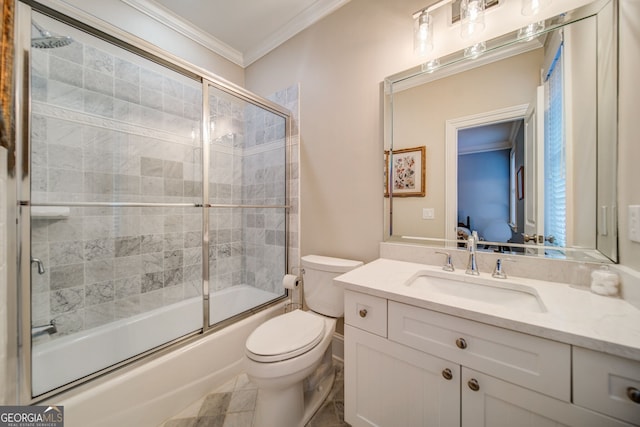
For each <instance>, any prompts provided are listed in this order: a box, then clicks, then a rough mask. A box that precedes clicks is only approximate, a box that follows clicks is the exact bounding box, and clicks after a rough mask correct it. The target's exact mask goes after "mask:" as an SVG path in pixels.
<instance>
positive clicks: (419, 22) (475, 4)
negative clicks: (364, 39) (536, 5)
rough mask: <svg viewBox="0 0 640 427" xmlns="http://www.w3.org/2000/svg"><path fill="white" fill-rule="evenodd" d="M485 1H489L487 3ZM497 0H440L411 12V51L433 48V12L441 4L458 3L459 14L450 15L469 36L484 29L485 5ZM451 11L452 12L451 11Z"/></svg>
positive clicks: (425, 50)
mask: <svg viewBox="0 0 640 427" xmlns="http://www.w3.org/2000/svg"><path fill="white" fill-rule="evenodd" d="M487 1H488V2H489V3H487ZM531 1H544V0H531ZM498 3H499V1H498V0H440V1H438V2H436V3H434V4H432V5H430V6H427V7H425V8H422V9H420V10H418V11H417V12H415V13H414V14H413V51H414V53H415V54H417V55H421V56H424V55H426V54H427V53H429V52H431V51H432V50H433V12H434V11H435V10H436V9H439V8H441V7H442V6H446V5H451V4H454V6H456V7H457V6H458V5H459V9H460V15H459V16H457V15H456V16H451V18H452V20H453V21H452V23H455V22H456V21H457V20H459V21H460V35H461V36H462V37H463V38H469V37H472V36H473V35H475V34H477V33H479V32H480V31H482V30H484V27H485V23H484V11H485V8H486V7H491V6H497V5H498ZM452 13H453V12H452Z"/></svg>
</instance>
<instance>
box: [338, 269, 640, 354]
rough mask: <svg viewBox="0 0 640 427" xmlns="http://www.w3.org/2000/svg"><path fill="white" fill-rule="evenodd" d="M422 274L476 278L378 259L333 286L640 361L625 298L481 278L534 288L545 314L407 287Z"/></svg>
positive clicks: (635, 313) (638, 326)
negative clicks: (409, 282)
mask: <svg viewBox="0 0 640 427" xmlns="http://www.w3.org/2000/svg"><path fill="white" fill-rule="evenodd" d="M418 271H429V272H433V273H434V274H437V275H441V277H451V278H453V279H457V280H461V281H469V280H471V281H473V277H474V276H469V275H466V274H465V272H464V271H460V270H456V271H455V272H443V271H442V268H441V267H439V266H433V265H426V264H418V263H411V262H405V261H396V260H390V259H384V258H380V259H377V260H375V261H373V262H371V263H369V264H366V265H364V266H362V267H360V268H357V269H355V270H352V271H350V272H347V273H345V274H343V275H341V276H338V277H337V278H336V279H335V281H336V282H338V283H340V284H342V285H343V286H344V287H345V289H349V290H352V291H357V292H363V293H367V294H370V295H375V296H379V297H382V298H386V299H390V300H393V301H398V302H401V303H406V304H410V305H414V306H417V307H422V308H426V309H429V310H434V311H438V312H441V313H445V314H450V315H453V316H458V317H462V318H465V319H469V320H475V321H478V322H482V323H486V324H489V325H493V326H498V327H502V328H506V329H511V330H514V331H518V332H523V333H526V334H530V335H535V336H539V337H543V338H548V339H552V340H556V341H560V342H565V343H568V344H572V345H576V346H580V347H584V348H589V349H592V350H597V351H602V352H605V353H609V354H613V355H617V356H622V357H626V358H630V359H633V360H637V361H640V310H638V309H637V308H636V307H634V306H632V305H631V304H629V303H628V302H626V301H625V300H623V299H620V298H611V297H605V296H600V295H596V294H594V293H592V292H590V291H589V290H585V289H576V288H573V287H571V286H569V285H567V284H562V283H552V282H544V281H540V280H534V279H529V278H522V277H515V276H509V277H508V278H507V279H506V280H501V279H493V278H492V277H491V275H490V274H487V273H481V276H480V277H481V278H482V279H483V280H490V281H495V282H496V283H497V284H498V285H500V284H504V283H507V282H512V283H516V284H519V285H526V286H529V287H530V288H533V289H535V292H537V294H538V296H539V297H540V300H541V301H542V302H543V303H544V305H545V307H546V309H547V311H546V312H542V313H536V312H529V311H525V310H517V309H513V308H508V307H504V306H501V305H498V304H492V303H489V302H480V301H475V300H471V299H468V298H464V297H459V296H453V295H445V294H443V293H439V292H430V291H428V290H424V289H419V288H417V287H411V286H407V285H406V284H405V283H406V282H407V281H408V280H409V279H410V278H411V277H412V276H413V275H414V274H416V273H417V272H418ZM442 274H444V275H446V276H442ZM478 286H480V285H478Z"/></svg>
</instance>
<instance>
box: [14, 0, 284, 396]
mask: <svg viewBox="0 0 640 427" xmlns="http://www.w3.org/2000/svg"><path fill="white" fill-rule="evenodd" d="M52 7H55V9H53V8H52ZM32 11H37V12H39V13H42V14H45V15H47V16H50V17H52V18H54V19H57V20H59V21H61V22H63V23H64V24H66V25H70V26H73V27H76V28H78V29H80V30H82V31H85V32H87V33H89V34H90V35H92V36H96V37H98V38H100V39H103V40H105V41H107V42H109V43H112V44H114V45H116V46H117V47H119V48H123V49H125V50H128V51H131V52H133V53H135V54H137V55H139V56H141V57H143V58H145V59H148V60H151V61H153V62H156V63H158V64H160V65H162V66H164V67H166V68H168V69H171V70H173V71H176V72H178V73H179V74H182V75H185V76H187V77H190V78H192V79H194V80H196V81H199V82H200V84H201V85H202V117H201V123H202V130H201V136H200V138H201V139H200V148H201V149H202V159H201V161H202V166H203V169H202V187H203V188H202V200H201V202H200V203H195V204H192V203H183V204H180V203H170V204H164V203H125V202H122V203H99V202H96V203H89V202H87V203H64V204H65V205H73V206H78V207H86V206H90V207H93V206H100V205H103V206H104V205H107V204H108V205H109V206H110V207H164V206H171V207H199V208H200V209H201V212H202V256H203V259H202V304H203V319H202V321H203V322H202V327H201V329H199V330H195V331H193V332H192V333H189V334H187V335H185V336H182V337H178V338H176V339H174V340H171V341H169V342H166V343H164V344H162V345H160V346H158V347H155V348H152V349H150V350H147V351H145V352H143V353H140V354H138V355H136V356H134V357H132V358H129V359H126V360H123V361H121V362H119V363H117V364H115V365H112V366H109V367H107V368H104V369H101V370H99V371H97V372H94V373H92V374H91V375H88V376H85V377H83V378H80V379H78V380H75V381H72V382H70V383H68V384H65V385H63V386H60V387H57V388H55V389H53V390H51V391H48V392H46V393H43V394H40V395H38V396H35V397H33V396H32V370H31V361H32V354H31V353H32V351H31V346H32V345H31V213H30V209H31V175H30V167H31V165H30V154H31V153H30V150H31V141H30V118H31V93H30V85H31V77H30V76H31V64H30V49H31V18H32V16H31V15H32V14H31V12H32ZM14 42H15V43H14V46H15V60H14V76H15V77H14V79H15V84H14V96H15V98H14V99H15V100H16V102H15V105H16V106H15V135H16V146H15V150H16V151H15V156H16V163H15V169H10V170H9V176H8V180H7V197H8V198H9V200H8V204H7V207H8V209H7V224H12V223H14V221H15V224H16V229H15V232H12V231H11V230H9V233H8V236H7V246H8V249H9V253H11V248H13V249H15V253H16V258H15V262H8V263H7V267H8V280H9V282H8V283H16V285H17V286H16V288H15V289H16V292H13V293H12V292H9V294H8V301H7V304H8V307H9V310H8V314H9V315H10V316H11V315H13V317H12V319H11V321H10V322H9V325H8V326H9V327H8V333H9V336H8V340H9V352H13V353H14V354H8V358H7V359H8V362H9V367H8V373H10V374H11V373H16V374H15V376H17V390H11V392H12V393H13V392H14V391H15V395H16V403H17V404H21V405H29V404H34V403H37V402H39V401H42V400H44V399H47V398H50V397H52V396H55V395H58V394H60V393H63V392H65V391H67V390H69V389H71V388H74V387H77V386H79V385H81V384H85V383H87V382H89V381H91V380H93V379H95V378H97V377H99V376H102V375H105V374H111V373H114V372H118V371H120V370H121V369H122V368H123V367H125V366H131V367H132V366H133V365H134V364H135V362H140V361H141V360H142V359H144V361H145V362H148V361H150V360H153V359H154V358H157V357H160V356H161V355H163V354H164V353H166V352H167V351H171V350H174V349H175V348H177V347H178V346H182V345H186V344H188V343H190V342H192V341H194V340H198V339H200V338H201V337H203V336H204V335H205V334H207V333H211V332H214V331H216V330H219V329H221V328H224V327H225V326H228V325H229V324H232V323H235V322H236V321H238V320H240V319H242V318H244V317H247V316H250V315H251V314H254V313H256V312H257V311H259V310H262V309H266V308H268V307H270V306H273V305H275V304H278V303H280V302H281V301H282V300H283V299H285V298H286V297H287V293H285V294H284V295H283V296H281V297H279V298H276V299H274V300H271V301H269V302H267V303H264V304H262V305H260V306H257V307H253V308H251V309H249V310H247V311H245V312H243V313H239V314H237V315H235V316H233V317H232V318H230V319H227V320H223V321H221V322H219V323H216V324H214V325H210V324H209V302H210V301H209V261H208V259H209V210H210V209H216V208H225V209H228V208H241V209H243V208H246V209H253V208H277V209H284V212H285V221H284V228H285V230H284V232H285V236H289V215H288V214H289V211H290V208H291V206H290V205H289V204H288V203H289V200H290V188H289V186H290V177H291V170H290V169H291V167H292V164H291V155H292V150H291V126H292V123H291V117H292V114H291V112H290V111H289V110H287V109H286V108H284V107H282V106H280V105H278V104H276V103H275V102H272V101H269V100H267V99H265V98H262V97H259V96H257V95H255V94H253V93H251V92H249V91H248V90H246V89H244V88H242V87H240V86H237V85H236V84H234V83H231V82H229V81H226V80H225V79H223V78H221V77H219V76H216V75H215V74H213V73H211V72H209V71H207V70H205V69H203V68H200V67H198V66H195V65H193V64H190V63H188V62H186V61H185V60H183V59H181V58H179V57H177V56H175V55H173V54H171V53H168V52H165V51H163V50H161V49H160V48H158V47H156V46H154V45H152V44H151V43H148V42H146V41H145V40H142V39H140V38H137V37H135V36H133V35H131V34H129V33H126V32H124V31H122V30H120V29H118V28H116V27H115V26H113V25H111V24H108V23H106V22H103V21H100V20H98V19H97V18H95V17H93V16H92V15H89V14H87V13H85V12H82V11H80V10H78V9H75V8H72V7H70V6H68V5H66V4H64V3H61V2H58V1H56V0H44V1H43V2H41V3H38V2H35V1H32V0H19V1H18V2H17V3H16V10H15V40H14ZM210 87H215V88H216V89H219V90H221V91H223V92H225V93H228V94H230V95H233V96H234V97H236V98H238V99H240V100H243V101H245V102H248V103H250V104H253V105H256V106H258V107H260V108H262V109H264V110H266V111H268V112H270V113H273V114H275V115H277V116H279V117H281V118H283V119H284V120H285V123H284V126H285V137H284V141H285V146H284V155H285V160H284V161H285V177H284V181H285V182H284V186H285V189H284V190H285V191H284V200H285V204H284V205H242V204H209V203H208V202H209V200H208V199H209V171H208V168H209V166H210V165H209V162H210V158H209V157H210V153H209V149H208V143H209V139H210V138H209V136H210V135H209V132H210V130H209V104H208V98H209V88H210ZM21 101H22V102H21ZM9 154H11V153H9ZM60 204H61V203H58V204H56V205H57V206H59V205H60ZM38 205H39V206H45V205H46V203H44V204H43V203H39V204H38ZM284 250H285V255H284V264H285V265H284V266H283V267H284V271H285V273H286V272H287V271H288V268H287V267H288V265H289V259H288V257H289V239H288V237H287V238H286V239H285V247H284ZM9 261H10V260H9ZM11 307H15V309H13V310H14V312H12V308H11ZM13 319H15V320H13ZM14 322H15V323H14ZM125 369H126V368H125Z"/></svg>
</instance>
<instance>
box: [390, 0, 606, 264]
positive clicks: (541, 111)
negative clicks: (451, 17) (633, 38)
mask: <svg viewBox="0 0 640 427" xmlns="http://www.w3.org/2000/svg"><path fill="white" fill-rule="evenodd" d="M612 7H613V6H612V2H598V3H597V4H596V3H594V4H592V5H590V6H589V7H585V8H582V9H581V10H577V11H573V12H571V13H567V14H565V15H563V16H562V17H558V18H555V19H554V20H550V21H548V22H547V25H546V28H547V30H546V31H545V32H544V33H542V34H540V35H538V36H537V37H535V38H531V37H527V38H526V39H522V38H521V39H520V41H519V42H516V41H515V40H516V39H517V35H516V33H514V34H510V35H506V36H503V37H501V38H500V39H498V40H490V41H488V42H487V45H488V51H489V52H488V54H487V55H483V56H481V57H480V58H478V59H476V60H474V61H468V60H467V61H463V60H462V59H461V58H462V55H461V54H453V55H450V56H449V57H445V58H441V64H444V65H441V66H440V68H439V69H438V70H436V71H435V72H431V70H427V69H426V67H425V70H426V71H422V70H417V69H412V70H407V71H405V72H402V73H399V74H396V75H394V76H391V77H390V78H388V79H387V82H386V83H387V84H386V89H387V91H386V92H387V93H386V97H385V100H386V105H385V106H386V113H387V114H386V115H387V117H386V119H387V121H386V127H387V131H386V141H385V144H386V145H385V148H386V149H389V150H390V151H391V153H392V156H391V157H392V158H391V159H389V161H388V163H387V166H388V168H390V170H391V176H395V175H396V174H397V173H398V171H395V170H393V165H394V161H393V157H394V156H393V152H398V151H399V150H403V149H407V148H410V147H426V152H427V156H426V158H427V162H426V178H425V181H426V183H427V188H426V191H425V195H424V196H423V197H402V198H398V197H394V195H393V190H394V189H393V188H392V191H391V197H389V198H387V199H386V200H385V209H386V210H387V212H388V216H386V224H385V226H387V227H388V228H387V230H389V234H388V237H389V238H390V239H392V240H394V241H407V242H414V243H415V242H420V241H422V242H428V243H429V244H433V243H434V242H440V243H438V244H442V242H447V241H448V242H450V244H453V245H455V244H456V242H455V241H456V240H458V239H464V238H465V237H466V236H467V235H468V234H469V233H471V232H472V231H477V233H478V235H479V237H480V239H481V242H480V243H481V246H480V247H482V248H484V249H486V250H493V251H501V252H510V253H524V254H531V255H544V256H548V257H549V256H550V257H559V258H573V259H575V258H581V259H587V260H591V261H608V260H613V261H615V260H616V252H615V247H616V244H615V242H616V239H617V236H616V233H615V221H614V217H615V215H614V213H615V205H614V203H615V196H614V197H613V198H612V197H611V192H612V190H611V188H615V187H612V186H611V182H610V181H612V180H613V181H615V178H612V177H615V170H616V169H615V145H616V137H615V130H614V129H615V126H614V125H613V124H614V123H615V108H613V111H614V113H613V114H612V113H611V112H610V110H608V111H607V112H606V113H604V112H602V111H601V110H600V108H599V107H598V103H597V102H596V100H599V101H600V103H602V100H603V99H607V100H609V106H611V105H614V104H615V99H616V98H615V96H616V95H615V91H613V90H611V89H610V87H611V85H612V83H611V82H610V81H609V80H611V79H613V78H614V76H613V73H611V69H610V68H611V67H612V66H613V67H614V68H615V60H614V59H615V58H611V57H610V55H609V57H608V59H607V60H606V61H605V64H604V65H603V64H601V63H600V61H601V57H599V56H598V55H601V54H600V50H601V49H603V48H611V46H612V45H611V43H613V42H612V41H611V40H608V39H607V37H606V34H610V33H614V28H613V26H611V25H610V23H611V22H613V20H612V19H610V18H609V17H608V16H607V15H608V13H609V12H608V10H609V9H610V8H612ZM603 11H604V12H603ZM596 12H597V13H596ZM607 25H608V26H607ZM603 30H605V31H603ZM602 34H605V37H604V41H603V40H602V39H603V37H602ZM612 38H613V37H612ZM614 51H615V50H614ZM597 58H598V60H597ZM611 64H613V65H611ZM603 67H604V69H605V70H606V71H609V72H607V73H604V72H602V71H600V68H603ZM602 76H606V79H608V80H607V81H601V80H602ZM608 88H609V89H608ZM391 107H392V108H391ZM609 122H611V123H609ZM600 128H604V129H607V130H608V131H604V132H607V133H603V132H601V131H600ZM403 172H404V171H403ZM599 187H601V188H605V189H606V190H601V189H599ZM614 194H615V192H614ZM605 198H609V199H610V200H605ZM604 233H608V234H607V235H604ZM451 242H453V243H451ZM612 242H613V243H612ZM596 249H599V252H598V251H597V250H596ZM602 254H604V255H605V256H606V257H607V258H604V257H603V256H602Z"/></svg>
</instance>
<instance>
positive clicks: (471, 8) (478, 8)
mask: <svg viewBox="0 0 640 427" xmlns="http://www.w3.org/2000/svg"><path fill="white" fill-rule="evenodd" d="M484 6H485V5H484V0H462V2H461V3H460V36H462V38H469V37H471V36H472V35H473V34H477V33H479V32H480V31H482V30H484Z"/></svg>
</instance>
